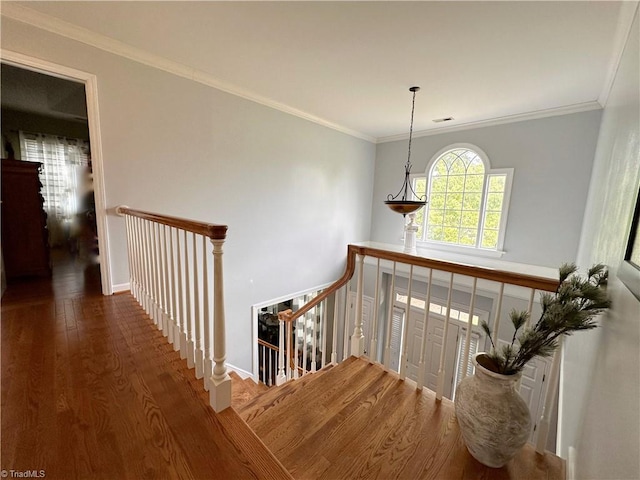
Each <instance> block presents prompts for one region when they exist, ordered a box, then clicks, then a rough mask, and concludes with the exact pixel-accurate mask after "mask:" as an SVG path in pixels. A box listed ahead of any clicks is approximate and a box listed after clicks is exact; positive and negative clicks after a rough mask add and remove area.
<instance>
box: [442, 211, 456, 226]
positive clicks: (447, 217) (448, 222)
mask: <svg viewBox="0 0 640 480" xmlns="http://www.w3.org/2000/svg"><path fill="white" fill-rule="evenodd" d="M443 223H444V226H445V227H457V226H458V225H460V211H459V210H445V212H444V222H443Z"/></svg>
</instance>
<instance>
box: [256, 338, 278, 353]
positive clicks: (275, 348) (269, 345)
mask: <svg viewBox="0 0 640 480" xmlns="http://www.w3.org/2000/svg"><path fill="white" fill-rule="evenodd" d="M258 345H262V346H263V347H267V348H268V349H270V350H275V351H276V352H279V351H280V348H279V347H276V346H275V345H273V344H272V343H269V342H265V341H264V340H262V339H261V338H259V339H258Z"/></svg>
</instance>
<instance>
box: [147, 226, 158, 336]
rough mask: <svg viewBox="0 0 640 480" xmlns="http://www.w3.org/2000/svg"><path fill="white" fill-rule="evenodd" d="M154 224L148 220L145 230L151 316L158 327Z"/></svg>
mask: <svg viewBox="0 0 640 480" xmlns="http://www.w3.org/2000/svg"><path fill="white" fill-rule="evenodd" d="M152 228H153V223H151V221H149V220H147V221H146V225H145V230H146V231H147V235H146V236H147V239H148V242H147V248H148V251H149V253H148V255H149V297H150V299H149V300H150V302H149V316H150V317H151V318H152V319H153V323H154V324H155V325H156V326H157V325H158V317H157V316H156V301H157V298H158V297H157V296H156V274H155V271H156V261H155V250H154V248H153V243H154V237H153V229H152Z"/></svg>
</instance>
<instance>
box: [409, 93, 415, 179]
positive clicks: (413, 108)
mask: <svg viewBox="0 0 640 480" xmlns="http://www.w3.org/2000/svg"><path fill="white" fill-rule="evenodd" d="M415 109H416V90H413V101H412V102H411V126H410V127H409V155H408V156H407V168H411V137H412V136H413V112H414V111H415Z"/></svg>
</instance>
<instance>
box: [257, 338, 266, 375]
mask: <svg viewBox="0 0 640 480" xmlns="http://www.w3.org/2000/svg"><path fill="white" fill-rule="evenodd" d="M258 362H259V364H260V365H262V373H261V372H260V371H258V377H259V380H260V381H261V382H262V383H264V384H265V385H266V383H267V382H266V381H265V380H266V377H265V372H266V370H267V363H266V362H265V358H264V345H262V344H261V343H258ZM258 370H259V369H258Z"/></svg>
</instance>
